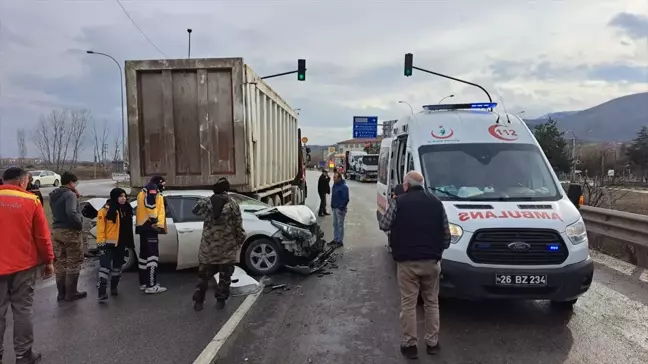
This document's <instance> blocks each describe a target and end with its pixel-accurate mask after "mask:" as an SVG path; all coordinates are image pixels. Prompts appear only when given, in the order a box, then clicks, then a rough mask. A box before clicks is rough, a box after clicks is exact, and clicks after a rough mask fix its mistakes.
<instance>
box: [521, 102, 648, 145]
mask: <svg viewBox="0 0 648 364" xmlns="http://www.w3.org/2000/svg"><path fill="white" fill-rule="evenodd" d="M549 116H551V118H552V119H554V120H556V121H557V122H558V123H557V124H558V127H559V128H560V130H562V131H567V130H571V131H573V132H574V133H575V134H576V137H577V138H579V139H584V140H589V141H598V142H612V141H630V140H632V139H634V137H635V136H636V134H637V131H639V129H640V128H641V127H642V126H644V125H648V92H643V93H638V94H632V95H627V96H621V97H618V98H616V99H612V100H610V101H607V102H604V103H602V104H600V105H597V106H594V107H592V108H589V109H586V110H582V111H564V112H558V113H551V114H547V115H545V116H543V117H540V118H538V119H532V120H525V121H526V123H527V124H528V125H529V126H530V127H531V126H533V125H537V124H540V123H543V122H545V121H547V120H548V118H549Z"/></svg>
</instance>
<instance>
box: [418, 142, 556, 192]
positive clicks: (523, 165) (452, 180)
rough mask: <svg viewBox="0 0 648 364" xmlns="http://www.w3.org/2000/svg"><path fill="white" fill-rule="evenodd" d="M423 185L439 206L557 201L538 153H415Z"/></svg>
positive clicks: (510, 148)
mask: <svg viewBox="0 0 648 364" xmlns="http://www.w3.org/2000/svg"><path fill="white" fill-rule="evenodd" d="M419 154H420V156H421V166H422V169H423V176H424V178H425V185H426V187H427V188H428V190H429V191H430V192H432V193H434V195H436V196H437V197H438V198H439V199H441V200H460V201H556V200H559V199H560V198H561V197H562V196H561V194H560V192H559V189H558V187H557V186H556V183H555V181H554V179H553V178H552V175H551V173H550V171H549V169H548V167H547V165H546V163H545V160H544V158H543V157H542V154H541V153H540V150H539V149H538V147H536V146H535V145H532V144H505V143H475V144H445V145H426V146H423V147H421V148H419Z"/></svg>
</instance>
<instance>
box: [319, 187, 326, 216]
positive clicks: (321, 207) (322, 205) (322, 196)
mask: <svg viewBox="0 0 648 364" xmlns="http://www.w3.org/2000/svg"><path fill="white" fill-rule="evenodd" d="M319 198H320V205H319V212H318V214H319V215H322V214H325V213H326V193H321V192H320V194H319Z"/></svg>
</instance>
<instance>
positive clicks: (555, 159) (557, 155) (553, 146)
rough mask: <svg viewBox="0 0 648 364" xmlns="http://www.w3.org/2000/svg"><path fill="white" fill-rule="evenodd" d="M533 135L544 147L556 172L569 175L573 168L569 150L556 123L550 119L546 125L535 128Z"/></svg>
mask: <svg viewBox="0 0 648 364" xmlns="http://www.w3.org/2000/svg"><path fill="white" fill-rule="evenodd" d="M533 134H534V135H535V137H536V139H537V140H538V143H540V146H541V147H542V150H543V151H544V153H545V155H546V156H547V159H549V163H551V166H552V167H553V169H554V170H555V171H556V172H563V173H568V172H569V171H570V170H571V167H572V160H571V158H570V156H569V148H568V147H567V142H566V141H565V138H564V136H563V135H564V134H565V133H564V132H561V131H560V130H558V127H557V126H556V121H555V120H553V119H551V118H549V120H548V121H547V122H546V123H544V124H538V125H535V126H534V127H533Z"/></svg>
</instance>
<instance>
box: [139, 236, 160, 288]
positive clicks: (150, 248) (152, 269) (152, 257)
mask: <svg viewBox="0 0 648 364" xmlns="http://www.w3.org/2000/svg"><path fill="white" fill-rule="evenodd" d="M139 236H140V253H139V257H138V268H139V283H140V286H146V287H153V286H155V285H156V284H157V269H158V264H159V260H160V251H159V244H160V240H159V239H158V234H157V233H155V232H142V233H140V234H139Z"/></svg>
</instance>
